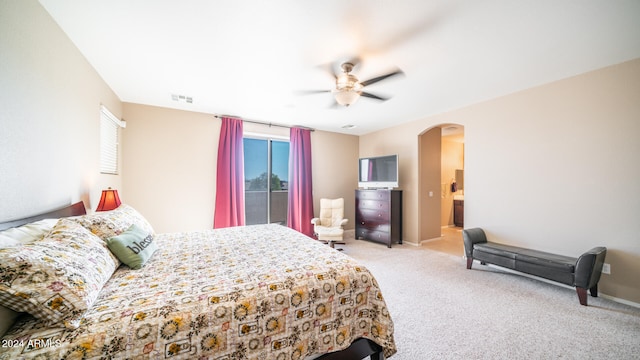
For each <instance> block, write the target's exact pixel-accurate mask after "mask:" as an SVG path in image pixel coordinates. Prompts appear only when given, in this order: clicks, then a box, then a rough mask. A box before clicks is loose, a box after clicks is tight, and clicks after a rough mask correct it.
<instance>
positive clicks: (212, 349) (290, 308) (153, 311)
mask: <svg viewBox="0 0 640 360" xmlns="http://www.w3.org/2000/svg"><path fill="white" fill-rule="evenodd" d="M155 241H157V243H158V246H159V247H160V250H158V251H157V252H156V253H155V254H154V255H153V257H152V258H151V259H150V260H149V262H148V263H147V264H146V266H145V267H144V268H142V269H140V270H131V269H129V268H128V267H126V266H125V265H122V266H121V267H120V268H118V269H117V270H116V272H115V273H114V274H113V276H112V277H111V279H110V280H109V281H108V282H107V283H106V285H105V286H104V288H103V289H102V291H101V292H100V295H99V297H98V299H97V300H96V302H95V303H94V306H93V308H92V309H90V310H89V312H88V313H87V314H86V316H85V318H84V319H83V321H82V324H81V326H80V327H79V328H78V329H75V330H68V329H63V328H45V327H43V325H42V324H41V323H39V322H38V321H37V320H35V319H34V318H32V317H30V316H27V315H25V316H23V317H22V318H21V319H20V320H18V322H17V323H16V325H14V327H13V328H12V330H10V331H9V332H8V333H7V334H6V335H5V336H4V337H3V338H2V344H1V346H0V359H125V358H126V359H220V360H222V359H225V360H231V359H294V360H295V359H304V358H307V357H312V356H314V355H317V354H323V353H327V352H332V351H337V350H340V349H344V348H346V347H348V346H349V344H350V343H351V342H352V341H354V340H355V339H357V338H361V337H364V338H368V339H371V340H373V341H375V342H376V343H378V344H379V345H381V346H382V347H383V349H384V353H385V356H386V357H389V356H391V355H393V354H394V353H395V352H396V348H395V343H394V339H393V322H392V320H391V317H390V315H389V312H388V310H387V307H386V304H385V302H384V299H383V297H382V294H381V293H380V289H379V288H378V284H377V283H376V280H375V279H374V277H373V275H372V274H371V273H370V272H369V271H368V270H367V269H366V268H364V267H363V266H362V265H359V264H358V263H357V262H356V261H355V260H353V259H352V258H350V257H348V256H346V255H344V254H342V253H339V252H338V251H335V250H334V249H331V248H330V247H328V246H326V245H323V244H321V243H319V242H316V241H313V240H310V239H309V238H307V237H305V236H304V235H301V234H299V233H297V232H295V231H294V230H291V229H289V228H287V227H284V226H280V225H254V226H246V227H236V228H226V229H217V230H209V231H201V232H189V233H174V234H160V235H157V237H156V240H155Z"/></svg>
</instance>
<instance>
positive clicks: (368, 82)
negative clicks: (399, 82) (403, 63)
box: [360, 69, 404, 86]
mask: <svg viewBox="0 0 640 360" xmlns="http://www.w3.org/2000/svg"><path fill="white" fill-rule="evenodd" d="M402 74H404V72H403V71H402V70H400V69H398V70H396V71H392V72H390V73H388V74H385V75H380V76H377V77H374V78H373V79H369V80H365V81H362V82H360V84H362V86H368V85H371V84H373V83H377V82H378V81H381V80H384V79H387V78H390V77H392V76H396V75H402Z"/></svg>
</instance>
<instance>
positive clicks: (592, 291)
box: [589, 284, 598, 297]
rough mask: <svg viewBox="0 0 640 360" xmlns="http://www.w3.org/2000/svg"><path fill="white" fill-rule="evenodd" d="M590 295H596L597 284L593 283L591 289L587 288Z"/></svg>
mask: <svg viewBox="0 0 640 360" xmlns="http://www.w3.org/2000/svg"><path fill="white" fill-rule="evenodd" d="M589 292H590V293H591V296H593V297H598V284H595V285H593V287H592V288H591V289H589Z"/></svg>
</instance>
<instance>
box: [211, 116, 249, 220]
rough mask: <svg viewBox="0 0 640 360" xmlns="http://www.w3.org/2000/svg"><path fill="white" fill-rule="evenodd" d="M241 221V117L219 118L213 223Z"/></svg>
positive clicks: (242, 163)
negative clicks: (220, 126)
mask: <svg viewBox="0 0 640 360" xmlns="http://www.w3.org/2000/svg"><path fill="white" fill-rule="evenodd" d="M241 225H244V151H243V146H242V120H240V119H233V118H227V117H223V118H222V128H221V129H220V142H219V143H218V175H217V180H216V208H215V214H214V216H213V227H214V228H216V229H217V228H223V227H231V226H241Z"/></svg>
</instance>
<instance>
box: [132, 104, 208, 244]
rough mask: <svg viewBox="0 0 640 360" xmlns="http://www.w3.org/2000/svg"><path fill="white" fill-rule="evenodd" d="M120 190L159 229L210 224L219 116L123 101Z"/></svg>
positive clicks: (204, 227) (188, 227)
mask: <svg viewBox="0 0 640 360" xmlns="http://www.w3.org/2000/svg"><path fill="white" fill-rule="evenodd" d="M123 116H124V119H125V120H126V121H127V128H126V129H124V131H123V148H124V153H125V157H124V160H123V173H124V175H123V179H122V192H121V194H120V198H121V199H122V201H123V202H125V203H127V204H130V205H131V206H133V207H134V208H135V209H137V210H138V211H140V213H142V214H144V216H145V217H146V218H147V220H149V222H150V223H151V224H152V225H153V227H154V230H155V231H156V232H159V233H164V232H177V231H188V230H202V229H211V228H212V227H213V209H214V204H215V188H216V177H215V174H216V163H217V155H216V154H217V151H218V138H219V137H220V120H218V119H216V118H214V117H213V115H210V114H203V113H197V112H189V111H182V110H172V109H167V108H160V107H154V106H147V105H139V104H131V103H124V105H123Z"/></svg>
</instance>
